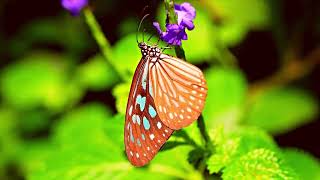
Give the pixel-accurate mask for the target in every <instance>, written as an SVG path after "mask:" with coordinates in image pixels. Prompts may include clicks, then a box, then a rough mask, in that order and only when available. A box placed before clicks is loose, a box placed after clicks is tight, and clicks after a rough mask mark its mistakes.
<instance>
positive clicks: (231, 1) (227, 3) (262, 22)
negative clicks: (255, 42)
mask: <svg viewBox="0 0 320 180" xmlns="http://www.w3.org/2000/svg"><path fill="white" fill-rule="evenodd" d="M208 2H209V3H211V5H212V6H214V7H215V8H216V9H217V11H218V13H219V14H220V16H222V18H225V19H229V20H230V21H233V22H238V23H242V24H245V25H248V26H249V25H250V26H251V27H256V28H258V27H264V26H267V25H269V24H270V22H271V19H270V17H271V14H270V13H271V10H270V6H269V3H268V1H267V0H216V1H208ZM248 12H250V13H248Z"/></svg>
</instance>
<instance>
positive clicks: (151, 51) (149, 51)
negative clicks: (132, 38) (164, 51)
mask: <svg viewBox="0 0 320 180" xmlns="http://www.w3.org/2000/svg"><path fill="white" fill-rule="evenodd" d="M138 46H139V48H140V49H141V54H142V56H143V57H146V56H149V57H160V54H161V50H160V49H159V48H158V47H157V46H149V45H147V44H146V43H144V42H140V43H139V44H138Z"/></svg>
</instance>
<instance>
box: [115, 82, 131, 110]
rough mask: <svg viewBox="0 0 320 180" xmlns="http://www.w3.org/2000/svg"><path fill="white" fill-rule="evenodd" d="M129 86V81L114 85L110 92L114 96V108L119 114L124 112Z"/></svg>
mask: <svg viewBox="0 0 320 180" xmlns="http://www.w3.org/2000/svg"><path fill="white" fill-rule="evenodd" d="M130 86H131V83H130V82H125V83H121V84H118V85H116V86H115V87H114V88H113V90H112V94H113V96H114V97H115V98H116V108H117V111H118V112H119V113H120V114H125V113H126V107H127V101H128V96H129V92H130Z"/></svg>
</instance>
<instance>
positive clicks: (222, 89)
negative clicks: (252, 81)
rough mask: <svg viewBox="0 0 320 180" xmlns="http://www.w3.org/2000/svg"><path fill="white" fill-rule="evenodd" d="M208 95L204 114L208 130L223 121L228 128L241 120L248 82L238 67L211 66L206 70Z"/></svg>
mask: <svg viewBox="0 0 320 180" xmlns="http://www.w3.org/2000/svg"><path fill="white" fill-rule="evenodd" d="M205 77H206V80H207V83H208V96H207V100H206V104H205V108H204V110H203V116H204V119H205V122H206V126H207V128H208V130H209V131H210V129H212V128H213V127H215V126H216V125H217V124H220V123H223V124H224V125H225V128H226V129H230V128H232V127H231V126H233V125H235V124H236V123H237V122H238V121H239V117H240V113H241V111H242V106H243V101H244V98H245V94H246V89H247V84H246V80H245V77H244V75H243V74H242V73H241V72H240V71H239V70H236V69H222V68H211V69H209V70H208V71H207V72H205Z"/></svg>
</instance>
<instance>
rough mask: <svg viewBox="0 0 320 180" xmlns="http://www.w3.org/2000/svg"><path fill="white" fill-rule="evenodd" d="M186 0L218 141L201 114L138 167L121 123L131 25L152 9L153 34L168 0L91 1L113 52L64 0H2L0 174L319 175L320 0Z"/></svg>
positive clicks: (132, 63) (131, 60)
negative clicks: (201, 125)
mask: <svg viewBox="0 0 320 180" xmlns="http://www.w3.org/2000/svg"><path fill="white" fill-rule="evenodd" d="M177 2H181V1H177ZM189 2H191V3H192V4H193V5H194V6H195V7H196V10H197V17H196V19H195V27H196V28H195V29H194V30H193V31H188V32H187V33H188V37H189V40H187V41H183V48H184V50H185V53H186V58H187V60H188V61H189V62H191V63H193V64H195V65H197V66H198V67H200V68H201V69H202V70H203V71H204V73H205V77H206V79H207V82H208V87H209V92H208V97H207V101H206V106H205V109H204V111H203V116H204V120H205V123H206V128H207V132H208V133H209V136H210V138H211V140H212V144H213V147H214V148H213V149H207V147H206V145H205V142H204V140H203V139H202V138H201V136H200V133H199V130H198V128H197V125H196V123H194V124H193V125H191V126H190V127H188V128H185V129H184V130H183V131H180V132H177V133H176V134H174V135H173V136H172V137H171V138H170V140H169V143H168V144H167V146H165V147H164V148H163V151H161V152H159V154H158V155H157V156H156V157H155V159H154V160H153V161H152V162H151V163H150V165H148V166H146V167H143V168H134V167H133V166H131V165H130V163H129V162H128V161H127V159H126V157H125V153H124V144H123V125H124V113H125V107H126V101H127V96H128V93H129V88H130V83H131V78H132V75H133V72H134V70H135V67H136V65H137V63H138V62H139V60H140V58H141V54H140V52H139V49H138V47H137V44H136V40H135V36H136V29H137V25H138V23H139V21H140V19H141V17H142V16H143V15H144V14H145V13H151V17H152V18H150V19H148V20H146V21H145V23H144V25H145V27H146V30H147V32H148V33H149V34H152V33H154V32H155V30H154V29H153V27H152V26H151V24H152V21H155V20H157V21H159V22H160V24H162V25H164V23H165V10H164V6H163V2H162V1H130V0H119V1H112V0H95V1H90V8H91V9H92V11H93V13H94V14H95V16H96V17H97V20H98V22H99V23H100V25H101V28H102V30H103V32H104V34H105V36H106V38H107V39H108V40H109V41H110V43H111V49H110V51H111V53H112V56H111V57H110V58H109V59H106V58H105V57H104V56H103V55H102V54H101V51H100V50H99V47H98V45H97V43H96V42H95V40H94V38H93V37H92V35H91V33H90V29H89V27H88V25H87V24H86V21H85V20H84V19H85V18H84V17H83V16H79V17H72V16H70V15H69V14H68V12H66V11H65V10H64V9H62V7H61V5H60V1H58V0H56V1H40V0H33V1H19V0H10V1H9V0H2V1H0V14H1V15H0V18H1V21H0V23H1V24H0V59H1V64H0V179H128V178H130V179H142V178H151V179H154V178H155V177H156V179H213V178H217V179H219V178H223V179H239V178H242V179H258V178H260V179H290V178H292V179H298V178H301V179H320V165H319V160H318V158H319V157H320V144H319V139H318V137H319V135H320V134H319V132H320V122H319V97H320V85H319V82H320V71H319V70H320V68H319V64H320V63H319V62H320V44H319V42H320V3H319V2H317V1H312V0H306V1H304V0H291V1H289V0H283V1H279V0H199V1H189ZM146 5H148V6H149V7H148V8H147V9H146V10H145V11H144V12H143V9H144V7H145V6H146ZM146 36H148V35H146ZM155 41H156V40H155ZM167 53H173V52H170V51H168V52H167ZM108 62H109V63H108ZM110 64H111V65H112V66H113V67H114V68H112V67H111V66H110ZM186 137H188V138H189V140H188V138H186ZM187 140H188V141H187ZM188 142H192V143H188Z"/></svg>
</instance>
